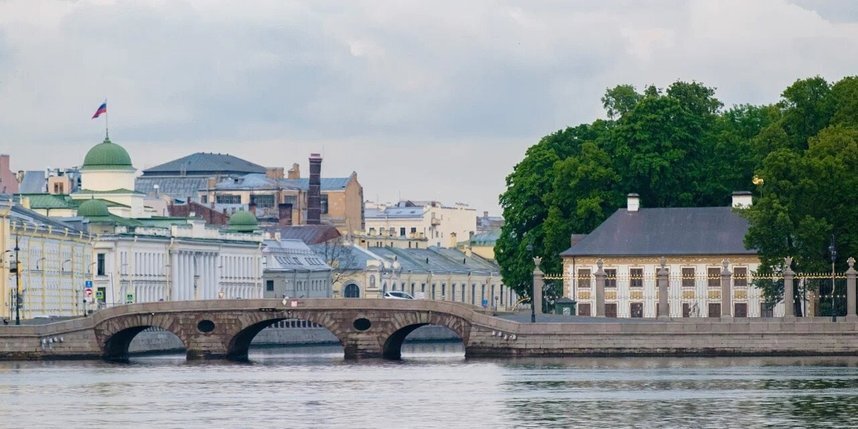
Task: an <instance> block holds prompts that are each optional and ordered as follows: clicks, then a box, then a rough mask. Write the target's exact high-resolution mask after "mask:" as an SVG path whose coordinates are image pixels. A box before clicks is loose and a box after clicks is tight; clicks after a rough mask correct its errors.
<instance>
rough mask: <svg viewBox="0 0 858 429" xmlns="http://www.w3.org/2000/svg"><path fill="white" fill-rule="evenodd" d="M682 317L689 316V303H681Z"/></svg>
mask: <svg viewBox="0 0 858 429" xmlns="http://www.w3.org/2000/svg"><path fill="white" fill-rule="evenodd" d="M682 317H691V305H690V304H689V303H687V302H683V303H682Z"/></svg>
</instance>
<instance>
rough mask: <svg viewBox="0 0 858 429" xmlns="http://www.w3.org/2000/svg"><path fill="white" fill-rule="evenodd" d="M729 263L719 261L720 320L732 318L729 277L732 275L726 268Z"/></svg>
mask: <svg viewBox="0 0 858 429" xmlns="http://www.w3.org/2000/svg"><path fill="white" fill-rule="evenodd" d="M729 266H730V261H728V260H726V259H725V260H723V261H721V318H722V319H723V318H730V317H733V288H732V287H730V277H731V276H732V275H733V273H731V272H730V270H729V269H727V267H729Z"/></svg>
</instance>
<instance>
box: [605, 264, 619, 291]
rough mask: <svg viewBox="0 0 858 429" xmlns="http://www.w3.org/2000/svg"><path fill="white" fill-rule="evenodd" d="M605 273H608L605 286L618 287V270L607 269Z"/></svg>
mask: <svg viewBox="0 0 858 429" xmlns="http://www.w3.org/2000/svg"><path fill="white" fill-rule="evenodd" d="M605 274H606V275H607V277H605V287H606V288H608V287H612V288H615V287H617V270H616V269H613V268H612V269H609V270H605Z"/></svg>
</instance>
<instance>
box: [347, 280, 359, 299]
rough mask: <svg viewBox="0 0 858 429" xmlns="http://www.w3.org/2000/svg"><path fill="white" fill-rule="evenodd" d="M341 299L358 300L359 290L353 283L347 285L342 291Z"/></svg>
mask: <svg viewBox="0 0 858 429" xmlns="http://www.w3.org/2000/svg"><path fill="white" fill-rule="evenodd" d="M343 298H360V288H359V287H358V285H356V284H354V283H349V284H347V285H346V288H345V289H343Z"/></svg>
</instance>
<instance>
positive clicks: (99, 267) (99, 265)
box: [95, 253, 105, 276]
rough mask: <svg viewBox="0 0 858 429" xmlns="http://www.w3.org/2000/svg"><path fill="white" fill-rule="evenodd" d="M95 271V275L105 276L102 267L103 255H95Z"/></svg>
mask: <svg viewBox="0 0 858 429" xmlns="http://www.w3.org/2000/svg"><path fill="white" fill-rule="evenodd" d="M96 258H97V259H96V271H95V274H96V275H99V276H103V275H105V267H104V253H99V254H98V255H96Z"/></svg>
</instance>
